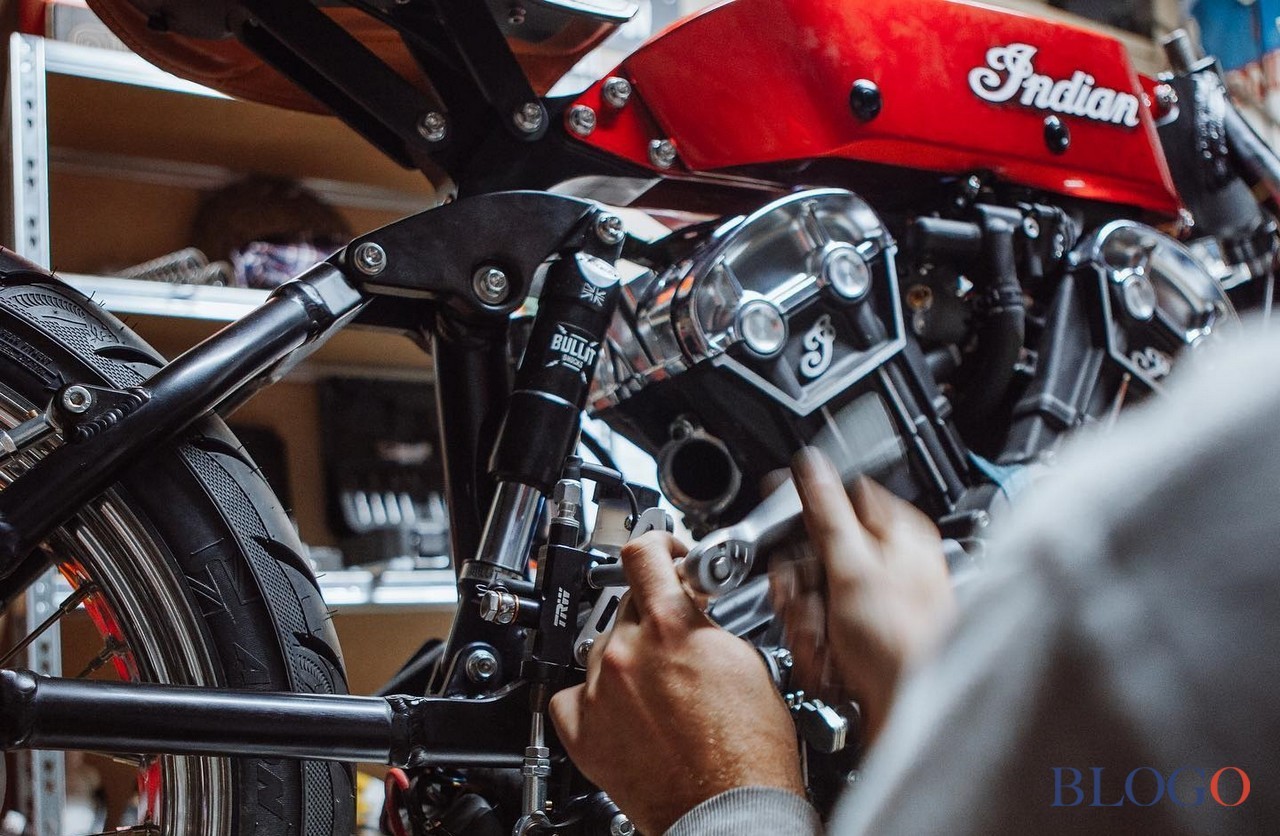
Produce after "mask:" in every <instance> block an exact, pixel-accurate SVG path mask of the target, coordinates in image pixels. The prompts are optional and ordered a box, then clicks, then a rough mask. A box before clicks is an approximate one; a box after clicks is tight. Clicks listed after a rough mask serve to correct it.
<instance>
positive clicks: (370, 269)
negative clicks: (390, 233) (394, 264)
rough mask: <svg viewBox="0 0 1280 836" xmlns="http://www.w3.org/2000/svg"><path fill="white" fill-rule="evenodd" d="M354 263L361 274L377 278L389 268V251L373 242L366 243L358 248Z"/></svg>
mask: <svg viewBox="0 0 1280 836" xmlns="http://www.w3.org/2000/svg"><path fill="white" fill-rule="evenodd" d="M352 261H354V263H355V265H356V269H357V270H359V271H360V272H361V273H364V274H365V275H366V276H376V275H378V274H379V273H381V272H382V271H383V270H385V269H386V268H387V251H386V250H384V249H382V247H379V246H378V245H377V244H375V243H373V242H372V241H366V242H364V243H363V244H361V245H360V246H358V247H356V252H355V256H354V257H353V259H352Z"/></svg>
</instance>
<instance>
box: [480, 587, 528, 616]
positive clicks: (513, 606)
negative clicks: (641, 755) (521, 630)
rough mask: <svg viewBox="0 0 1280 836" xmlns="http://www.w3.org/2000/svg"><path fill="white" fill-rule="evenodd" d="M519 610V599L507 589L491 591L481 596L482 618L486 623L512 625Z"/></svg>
mask: <svg viewBox="0 0 1280 836" xmlns="http://www.w3.org/2000/svg"><path fill="white" fill-rule="evenodd" d="M519 610H520V601H519V599H518V598H516V596H514V595H512V594H511V593H510V592H507V591H506V590H505V589H490V590H489V591H487V592H485V594H484V595H481V596H480V618H482V619H484V620H485V621H491V622H493V623H495V624H510V623H511V622H513V621H515V620H516V614H517V613H518V612H519Z"/></svg>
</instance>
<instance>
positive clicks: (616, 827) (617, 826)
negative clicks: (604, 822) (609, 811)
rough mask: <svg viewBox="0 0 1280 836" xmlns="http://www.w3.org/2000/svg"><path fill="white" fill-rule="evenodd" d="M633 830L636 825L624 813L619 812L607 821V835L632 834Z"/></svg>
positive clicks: (630, 835)
mask: <svg viewBox="0 0 1280 836" xmlns="http://www.w3.org/2000/svg"><path fill="white" fill-rule="evenodd" d="M635 832H636V826H635V824H634V823H633V822H632V821H631V819H629V818H627V814H626V813H619V814H618V815H616V816H614V817H613V820H612V821H610V822H609V836H633V834H635Z"/></svg>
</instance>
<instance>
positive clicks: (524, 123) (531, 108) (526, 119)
mask: <svg viewBox="0 0 1280 836" xmlns="http://www.w3.org/2000/svg"><path fill="white" fill-rule="evenodd" d="M545 119H546V111H545V110H543V109H542V105H540V104H538V103H537V102H525V103H524V104H522V105H521V106H520V109H519V110H517V111H516V112H515V113H514V114H512V116H511V121H512V122H514V123H515V125H516V128H517V129H519V130H520V132H521V133H526V134H536V133H537V132H538V131H540V130H542V123H543V121H544V120H545Z"/></svg>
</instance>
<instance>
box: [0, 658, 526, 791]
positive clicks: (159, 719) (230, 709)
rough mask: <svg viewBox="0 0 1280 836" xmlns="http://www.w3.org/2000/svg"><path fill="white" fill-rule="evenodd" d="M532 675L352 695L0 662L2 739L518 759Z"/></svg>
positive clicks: (58, 745)
mask: <svg viewBox="0 0 1280 836" xmlns="http://www.w3.org/2000/svg"><path fill="white" fill-rule="evenodd" d="M529 692H530V686H529V684H528V683H527V682H523V681H521V682H516V683H513V684H512V685H510V686H508V687H506V688H503V689H502V690H501V691H499V692H498V693H495V694H492V695H486V696H482V697H473V698H450V697H411V696H389V697H353V696H344V695H335V694H290V693H266V692H254V691H234V690H230V689H226V688H201V687H194V686H183V685H154V684H150V683H140V682H103V681H98V680H84V679H58V678H54V677H47V676H37V675H36V674H33V673H31V672H30V671H22V670H0V749H4V750H8V749H89V750H94V751H99V752H130V753H144V754H169V755H226V756H232V757H235V756H263V757H274V758H306V759H310V760H326V761H341V762H350V761H361V762H365V763H385V764H392V765H394V766H417V765H422V764H426V763H440V764H447V765H449V766H454V767H462V766H491V767H509V766H519V765H520V763H521V762H522V758H523V755H524V748H525V746H526V744H527V743H528V740H529Z"/></svg>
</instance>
